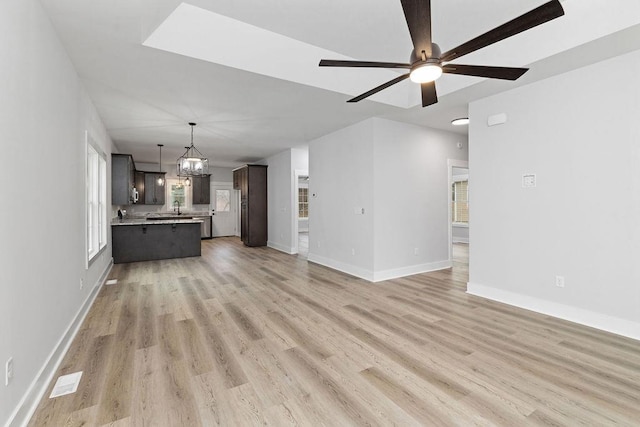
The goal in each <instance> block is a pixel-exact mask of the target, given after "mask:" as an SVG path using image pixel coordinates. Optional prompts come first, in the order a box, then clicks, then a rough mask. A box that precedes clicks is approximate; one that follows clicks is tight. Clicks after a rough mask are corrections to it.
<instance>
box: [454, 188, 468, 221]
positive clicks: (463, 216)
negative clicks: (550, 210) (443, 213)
mask: <svg viewBox="0 0 640 427" xmlns="http://www.w3.org/2000/svg"><path fill="white" fill-rule="evenodd" d="M451 200H452V205H451V221H453V222H454V223H458V224H468V223H469V181H456V182H454V183H453V185H452V186H451Z"/></svg>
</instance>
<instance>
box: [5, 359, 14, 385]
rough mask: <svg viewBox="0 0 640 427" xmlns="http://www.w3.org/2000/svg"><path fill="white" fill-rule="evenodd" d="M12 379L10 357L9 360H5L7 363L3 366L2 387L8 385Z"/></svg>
mask: <svg viewBox="0 0 640 427" xmlns="http://www.w3.org/2000/svg"><path fill="white" fill-rule="evenodd" d="M12 378H13V357H10V358H9V360H7V363H6V364H5V365H4V385H9V383H10V382H11V379H12Z"/></svg>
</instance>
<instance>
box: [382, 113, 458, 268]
mask: <svg viewBox="0 0 640 427" xmlns="http://www.w3.org/2000/svg"><path fill="white" fill-rule="evenodd" d="M373 123H374V138H375V147H374V153H375V154H374V198H375V203H374V230H375V242H374V245H375V254H374V257H375V261H374V278H375V280H383V279H386V278H390V277H398V276H405V275H408V274H415V273H419V272H424V271H430V270H436V269H440V268H446V267H449V266H450V261H451V260H450V259H449V217H448V212H449V203H450V202H449V200H450V198H451V190H450V188H449V171H448V165H447V159H458V160H467V149H466V147H467V145H468V144H466V138H465V137H463V136H460V135H457V134H454V133H450V132H443V131H438V130H434V129H427V128H423V127H419V126H413V125H408V124H405V123H398V122H393V121H390V120H382V119H374V122H373ZM457 142H465V144H463V147H464V148H463V149H458V148H457V146H456V143H457ZM416 251H417V254H416Z"/></svg>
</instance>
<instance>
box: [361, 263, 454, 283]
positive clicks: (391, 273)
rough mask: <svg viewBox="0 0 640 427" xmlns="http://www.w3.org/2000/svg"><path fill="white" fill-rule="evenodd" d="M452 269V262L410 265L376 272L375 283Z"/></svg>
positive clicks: (374, 274) (374, 275)
mask: <svg viewBox="0 0 640 427" xmlns="http://www.w3.org/2000/svg"><path fill="white" fill-rule="evenodd" d="M445 268H451V261H450V260H445V261H437V262H430V263H426V264H417V265H410V266H408V267H402V268H395V269H391V270H383V271H375V272H374V273H373V281H374V282H381V281H383V280H391V279H397V278H398V277H405V276H411V275H413V274H420V273H428V272H430V271H436V270H442V269H445Z"/></svg>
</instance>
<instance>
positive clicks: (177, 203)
mask: <svg viewBox="0 0 640 427" xmlns="http://www.w3.org/2000/svg"><path fill="white" fill-rule="evenodd" d="M176 205H178V215H181V213H180V201H179V200H176V201H174V202H173V211H174V212H175V211H176Z"/></svg>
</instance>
